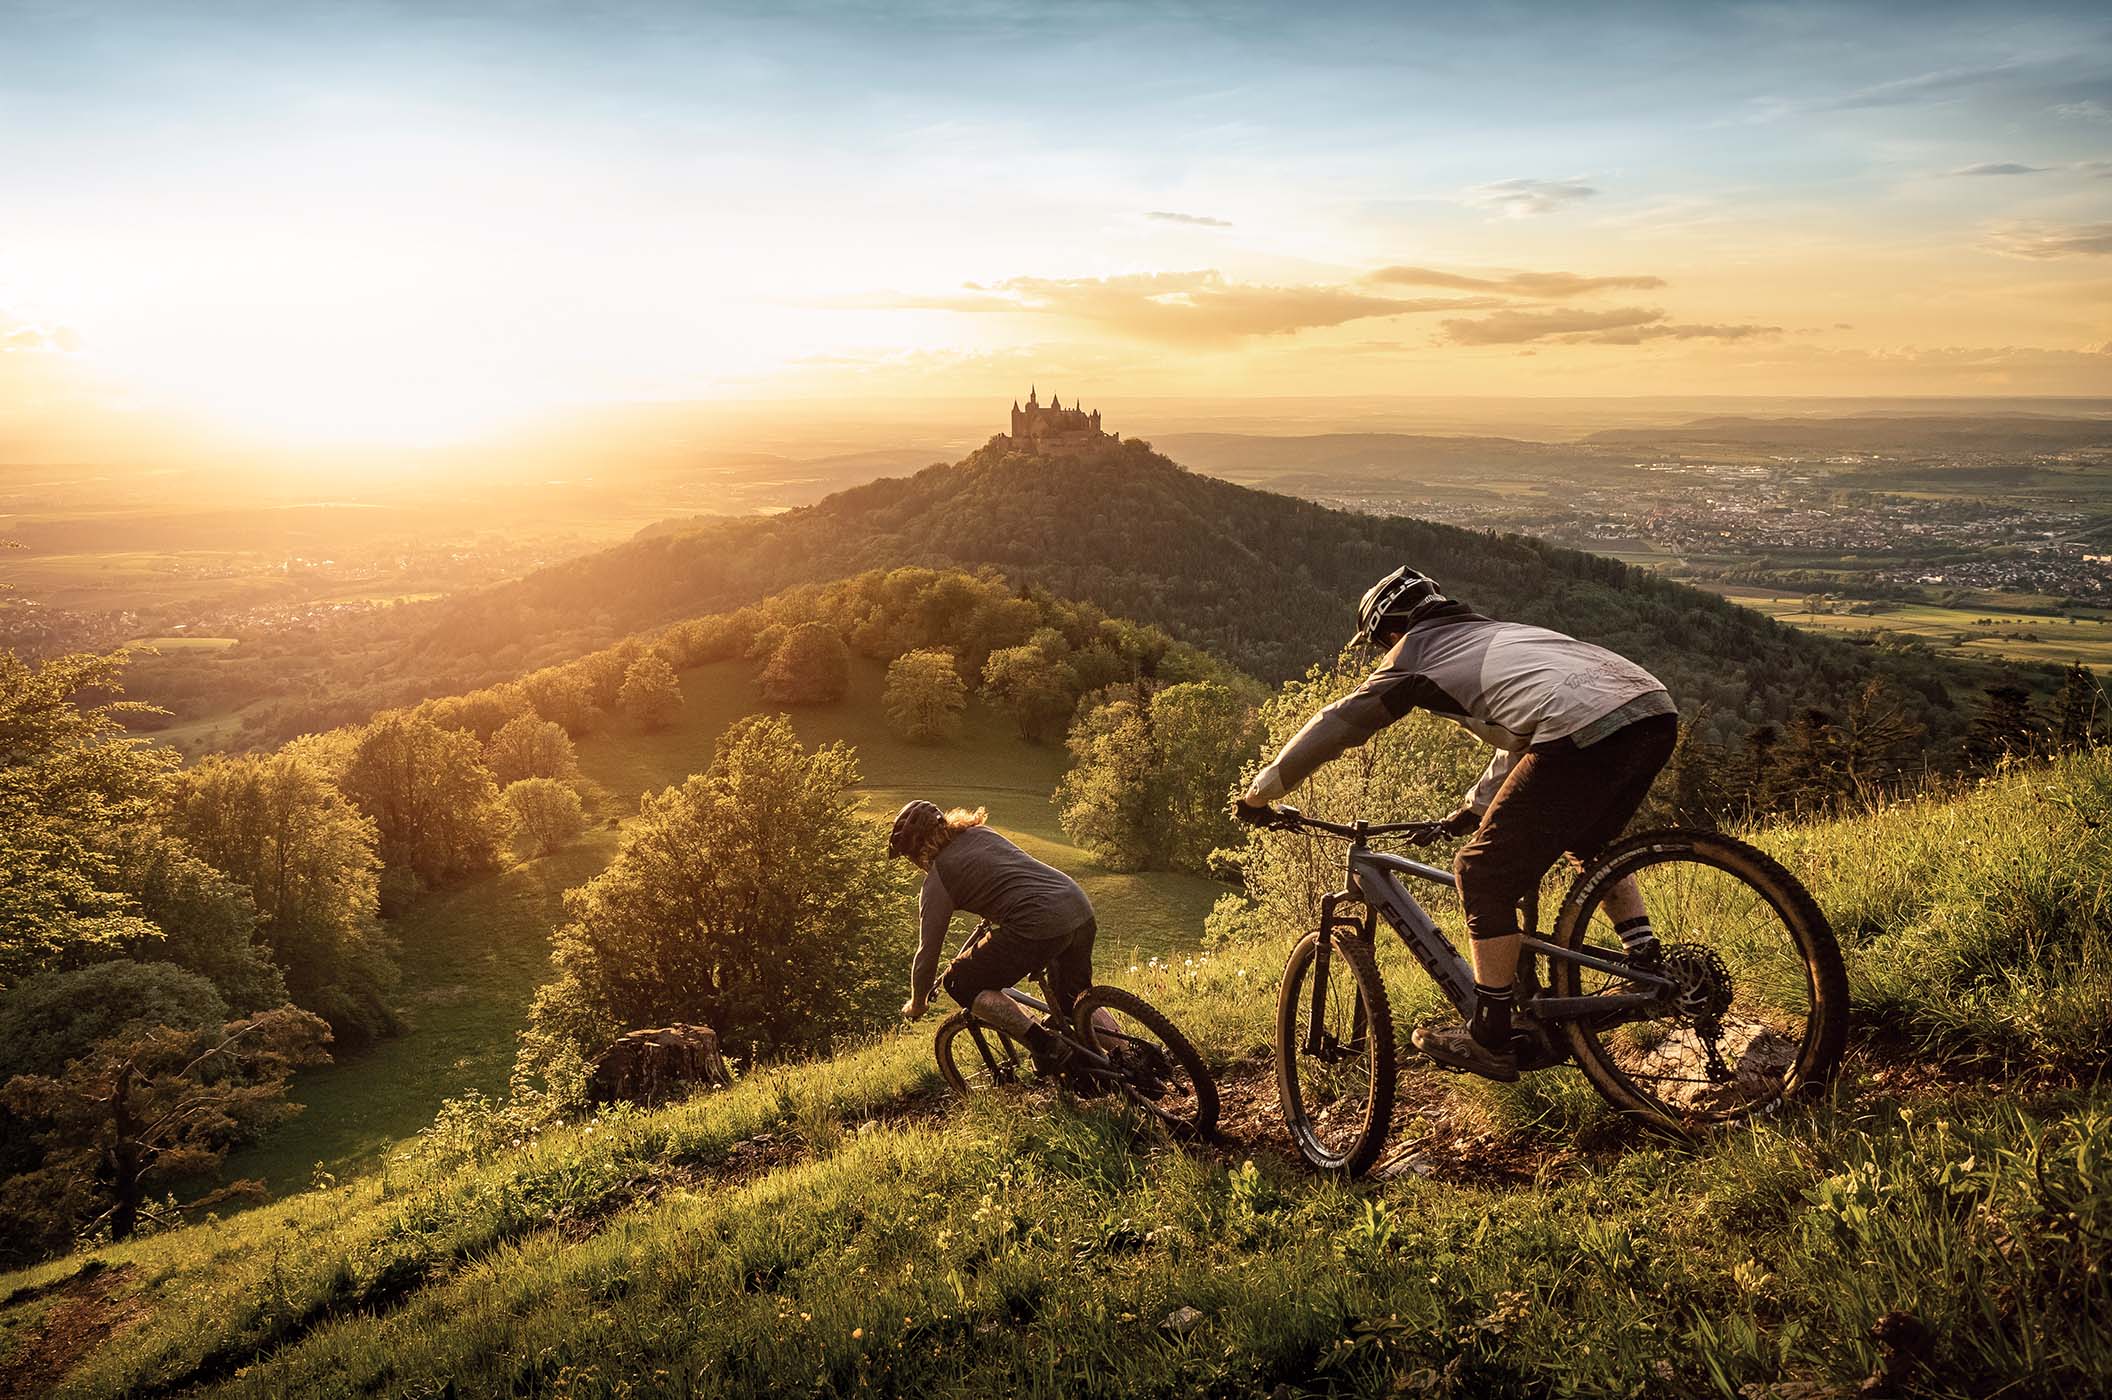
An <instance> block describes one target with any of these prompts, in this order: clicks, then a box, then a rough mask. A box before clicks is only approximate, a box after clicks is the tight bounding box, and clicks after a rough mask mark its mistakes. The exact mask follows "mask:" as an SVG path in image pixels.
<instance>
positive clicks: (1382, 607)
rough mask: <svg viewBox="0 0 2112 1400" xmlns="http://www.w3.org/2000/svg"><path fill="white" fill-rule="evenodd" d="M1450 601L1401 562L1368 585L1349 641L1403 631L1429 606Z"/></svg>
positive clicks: (1429, 580) (1433, 583)
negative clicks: (1375, 581) (1354, 633)
mask: <svg viewBox="0 0 2112 1400" xmlns="http://www.w3.org/2000/svg"><path fill="white" fill-rule="evenodd" d="M1450 601H1451V600H1450V599H1449V598H1447V597H1445V595H1444V594H1442V593H1440V592H1438V591H1437V584H1436V583H1435V582H1434V581H1433V580H1431V579H1429V578H1427V577H1425V576H1424V575H1422V574H1419V573H1417V572H1416V571H1415V570H1413V569H1411V568H1409V567H1407V566H1406V565H1402V566H1401V567H1400V568H1398V569H1395V570H1394V571H1393V572H1392V573H1390V574H1388V575H1386V577H1384V578H1382V579H1380V580H1379V581H1378V582H1377V583H1375V584H1373V585H1372V586H1371V590H1370V591H1369V592H1367V593H1366V594H1365V595H1364V600H1363V601H1362V602H1360V603H1358V604H1357V635H1356V636H1354V637H1351V638H1350V642H1351V643H1352V644H1355V643H1357V642H1376V641H1378V639H1379V638H1380V637H1381V636H1382V635H1384V634H1386V633H1389V632H1405V631H1407V630H1408V629H1409V628H1410V627H1411V626H1413V625H1414V624H1415V620H1416V619H1417V618H1418V617H1421V616H1422V615H1423V614H1425V613H1427V612H1429V611H1430V610H1431V609H1432V608H1435V607H1439V606H1441V605H1443V604H1445V603H1447V602H1450Z"/></svg>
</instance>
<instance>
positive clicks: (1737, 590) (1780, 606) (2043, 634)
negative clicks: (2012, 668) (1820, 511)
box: [1709, 584, 2112, 671]
mask: <svg viewBox="0 0 2112 1400" xmlns="http://www.w3.org/2000/svg"><path fill="white" fill-rule="evenodd" d="M1709 587H1710V588H1711V589H1712V591H1714V592H1717V593H1720V594H1722V595H1723V596H1724V597H1726V598H1729V599H1731V600H1732V601H1733V602H1736V603H1739V604H1741V605H1743V606H1745V607H1749V608H1752V609H1755V610H1756V611H1759V612H1764V613H1766V614H1767V615H1768V616H1769V617H1772V618H1774V619H1776V620H1777V621H1779V622H1786V623H1788V624H1789V625H1791V626H1792V627H1801V628H1804V629H1806V630H1808V631H1813V632H1827V633H1832V634H1835V635H1843V634H1850V635H1852V634H1857V633H1868V632H1874V631H1882V632H1897V633H1902V634H1905V635H1907V636H1911V637H1917V638H1920V639H1921V640H1922V641H1924V642H1926V643H1928V644H1929V645H1930V646H1932V647H1934V648H1937V649H1939V650H1942V649H1949V650H1952V651H1954V652H1955V653H1956V654H1957V655H1960V656H1970V657H1974V658H1977V659H1980V660H2004V661H2027V662H2045V663H2050V664H2053V665H2058V666H2066V665H2068V664H2070V663H2071V662H2077V661H2079V662H2081V663H2082V664H2083V665H2085V666H2088V667H2090V668H2092V669H2093V670H2098V671H2103V670H2106V669H2112V616H2108V615H2107V614H2104V613H2101V612H2095V613H2085V614H2083V615H2081V616H2075V615H2070V616H2059V617H2056V616H2049V615H2046V614H2043V613H2026V612H2009V611H2003V610H2000V609H1996V608H1991V607H1973V608H1947V607H1939V606H1937V605H1935V604H1931V603H1896V604H1878V605H1876V606H1879V607H1881V608H1882V609H1883V611H1880V612H1871V613H1851V612H1847V611H1820V612H1813V611H1811V610H1810V604H1809V603H1808V601H1807V600H1806V598H1805V597H1804V596H1803V595H1801V594H1788V593H1782V592H1779V591H1776V590H1771V589H1766V588H1750V587H1745V586H1742V585H1737V584H1711V585H1709ZM1822 606H1823V605H1822ZM1836 606H1845V605H1836Z"/></svg>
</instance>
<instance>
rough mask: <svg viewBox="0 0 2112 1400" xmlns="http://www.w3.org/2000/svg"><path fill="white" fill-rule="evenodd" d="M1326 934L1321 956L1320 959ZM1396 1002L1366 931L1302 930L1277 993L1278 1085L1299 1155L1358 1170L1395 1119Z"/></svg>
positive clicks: (1323, 1165)
mask: <svg viewBox="0 0 2112 1400" xmlns="http://www.w3.org/2000/svg"><path fill="white" fill-rule="evenodd" d="M1323 938H1324V939H1326V940H1328V946H1327V953H1328V957H1327V965H1326V969H1325V972H1324V974H1323V972H1322V970H1321V967H1320V965H1319V957H1318V955H1319V951H1320V942H1321V940H1322V939H1323ZM1394 1072H1395V1064H1394V1043H1393V1007H1392V1004H1391V1003H1390V1002H1388V1001H1387V999H1386V984H1385V983H1384V982H1382V981H1381V980H1380V979H1379V965H1378V962H1377V961H1376V960H1375V959H1374V958H1373V957H1372V954H1371V949H1370V947H1369V946H1368V945H1367V944H1366V943H1365V942H1364V940H1363V939H1361V938H1357V937H1343V936H1339V935H1337V934H1335V933H1333V932H1331V931H1327V930H1322V931H1320V932H1315V933H1309V934H1307V935H1306V936H1305V937H1304V938H1302V939H1300V940H1299V941H1298V946H1297V947H1295V948H1293V949H1291V956H1290V960H1289V961H1288V962H1286V963H1285V964H1284V968H1283V987H1282V990H1281V991H1280V992H1279V993H1278V994H1277V999H1276V1084H1277V1089H1278V1091H1279V1093H1280V1095H1281V1098H1282V1101H1283V1121H1284V1125H1285V1126H1286V1127H1288V1128H1289V1129H1290V1130H1291V1139H1292V1141H1294V1142H1296V1143H1297V1144H1298V1151H1299V1152H1300V1153H1301V1154H1302V1155H1303V1156H1304V1158H1305V1160H1306V1161H1308V1162H1311V1163H1312V1164H1313V1165H1314V1166H1316V1167H1318V1168H1320V1169H1321V1170H1322V1171H1330V1172H1342V1173H1344V1174H1346V1175H1349V1176H1355V1175H1357V1174H1358V1173H1360V1172H1362V1171H1364V1170H1365V1169H1366V1168H1368V1167H1370V1166H1371V1164H1372V1163H1373V1162H1375V1161H1377V1160H1378V1156H1379V1149H1380V1148H1382V1147H1384V1146H1385V1145H1386V1135H1387V1133H1389V1132H1390V1131H1392V1128H1393V1087H1394Z"/></svg>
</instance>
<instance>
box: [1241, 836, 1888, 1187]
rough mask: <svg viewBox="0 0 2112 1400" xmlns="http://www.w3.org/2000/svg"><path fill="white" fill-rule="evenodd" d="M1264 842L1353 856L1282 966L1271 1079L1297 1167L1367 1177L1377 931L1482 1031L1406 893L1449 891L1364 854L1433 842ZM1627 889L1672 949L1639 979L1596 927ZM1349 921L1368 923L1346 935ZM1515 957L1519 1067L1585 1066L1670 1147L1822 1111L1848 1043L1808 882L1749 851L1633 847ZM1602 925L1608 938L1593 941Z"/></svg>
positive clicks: (1383, 1067)
mask: <svg viewBox="0 0 2112 1400" xmlns="http://www.w3.org/2000/svg"><path fill="white" fill-rule="evenodd" d="M1275 811H1276V816H1275V818H1274V819H1272V820H1271V821H1268V822H1266V823H1264V824H1265V825H1269V826H1273V827H1276V828H1277V829H1280V830H1289V831H1304V832H1308V833H1313V834H1316V835H1319V836H1323V837H1330V838H1334V839H1337V840H1342V841H1346V842H1348V843H1349V844H1348V852H1347V861H1346V876H1345V879H1344V882H1343V887H1342V888H1341V889H1340V890H1338V891H1336V892H1335V893H1333V894H1330V895H1328V896H1326V897H1325V898H1323V899H1322V900H1321V902H1320V927H1319V928H1318V929H1316V930H1315V931H1314V932H1312V933H1309V934H1307V935H1306V936H1305V937H1304V938H1302V939H1301V940H1299V942H1298V944H1297V946H1296V947H1294V948H1293V949H1292V950H1291V954H1290V958H1289V960H1288V961H1287V962H1286V963H1285V965H1284V970H1283V985H1282V988H1281V991H1280V993H1279V995H1278V999H1277V1014H1276V1076H1277V1084H1278V1087H1279V1089H1280V1090H1281V1093H1282V1098H1283V1116H1284V1121H1285V1123H1286V1124H1288V1125H1289V1127H1290V1130H1291V1135H1292V1137H1293V1138H1294V1139H1296V1141H1297V1144H1298V1150H1299V1151H1300V1153H1301V1154H1303V1155H1304V1157H1305V1159H1306V1160H1307V1161H1309V1162H1311V1163H1312V1164H1313V1165H1314V1166H1316V1167H1319V1168H1321V1169H1323V1170H1328V1171H1335V1172H1341V1173H1345V1174H1348V1175H1355V1174H1357V1173H1359V1172H1362V1171H1364V1170H1365V1169H1366V1168H1368V1167H1369V1166H1370V1165H1371V1164H1372V1162H1373V1161H1374V1160H1375V1159H1376V1158H1377V1156H1378V1154H1379V1150H1380V1148H1381V1147H1382V1146H1384V1144H1385V1141H1386V1136H1387V1133H1388V1132H1389V1131H1390V1129H1391V1127H1392V1116H1393V1095H1394V1079H1395V1073H1396V1069H1397V1065H1396V1062H1395V1058H1394V1026H1393V1008H1392V1005H1391V1003H1390V1002H1389V1001H1388V999H1387V995H1386V987H1385V984H1384V982H1382V981H1381V980H1380V977H1379V968H1378V963H1377V961H1376V956H1375V955H1376V946H1375V944H1376V930H1377V921H1378V920H1380V919H1383V920H1384V921H1385V922H1386V923H1387V925H1388V926H1390V927H1391V928H1392V929H1393V931H1394V932H1395V934H1397V935H1398V936H1399V938H1400V940H1401V942H1402V943H1403V944H1405V945H1406V946H1407V948H1408V951H1409V952H1410V953H1412V954H1414V956H1415V959H1416V961H1417V962H1418V963H1420V964H1421V965H1422V968H1423V970H1424V971H1425V972H1427V973H1428V974H1429V975H1430V977H1431V978H1432V980H1434V981H1435V982H1436V983H1437V986H1438V989H1439V990H1440V991H1441V992H1442V993H1443V994H1444V996H1445V999H1446V1000H1448V1001H1449V1002H1451V1003H1452V1005H1453V1006H1454V1007H1456V1008H1457V1009H1458V1011H1459V1013H1460V1014H1461V1015H1462V1016H1464V1017H1468V1018H1470V1019H1471V1017H1472V1016H1473V1012H1474V972H1473V969H1472V967H1471V965H1470V964H1469V963H1468V962H1467V960H1466V959H1465V958H1463V957H1461V956H1460V954H1459V953H1458V952H1457V951H1456V950H1455V949H1454V948H1453V946H1452V944H1451V942H1450V941H1449V940H1447V939H1446V937H1445V936H1444V934H1443V933H1442V932H1440V931H1439V929H1438V926H1437V924H1436V922H1435V921H1434V920H1433V919H1431V917H1430V916H1429V914H1427V913H1425V912H1424V910H1423V908H1422V906H1421V905H1419V904H1417V903H1416V901H1415V898H1414V896H1413V895H1411V894H1410V893H1409V892H1408V888H1407V883H1406V882H1407V881H1409V880H1421V881H1426V882H1428V883H1430V884H1433V885H1439V886H1443V887H1447V888H1449V887H1451V886H1452V885H1453V884H1454V881H1453V878H1452V873H1451V872H1450V871H1447V870H1441V869H1439V868H1438V867H1436V866H1432V865H1425V864H1423V863H1422V862H1421V861H1417V860H1412V859H1410V858H1408V857H1406V856H1402V855H1395V854H1391V853H1388V852H1384V851H1378V850H1374V849H1372V846H1371V843H1372V842H1374V841H1380V840H1387V839H1405V840H1409V841H1412V842H1414V843H1415V844H1418V845H1427V844H1428V843H1430V842H1431V841H1434V840H1436V839H1438V838H1439V837H1440V836H1441V835H1443V834H1444V830H1443V826H1442V824H1441V823H1438V822H1396V823H1390V824H1375V823H1372V822H1366V821H1362V820H1358V821H1352V822H1347V823H1336V822H1326V821H1321V820H1319V819H1317V818H1314V817H1308V816H1304V815H1302V814H1301V813H1299V811H1298V810H1297V809H1296V808H1294V807H1279V808H1276V809H1275ZM1631 876H1632V877H1634V879H1635V880H1636V882H1637V884H1638V887H1639V889H1640V891H1641V893H1642V896H1643V903H1644V907H1645V908H1646V909H1647V910H1648V911H1649V913H1650V918H1651V924H1652V927H1653V928H1654V930H1655V931H1656V933H1657V935H1658V938H1659V940H1660V944H1661V952H1660V955H1659V957H1658V958H1657V959H1656V960H1655V961H1654V962H1634V961H1631V960H1630V958H1629V955H1628V954H1627V952H1626V951H1625V950H1624V949H1622V948H1621V947H1620V945H1619V943H1618V941H1617V940H1616V941H1615V942H1614V943H1613V945H1612V946H1610V947H1609V946H1605V945H1603V944H1594V943H1592V942H1591V938H1592V936H1593V935H1594V933H1597V932H1600V931H1602V930H1603V932H1604V934H1605V936H1607V937H1608V938H1611V937H1612V931H1611V927H1610V924H1609V923H1607V922H1605V921H1604V919H1603V916H1602V915H1601V913H1600V908H1601V905H1602V904H1603V903H1604V902H1605V899H1606V897H1607V894H1608V892H1609V891H1610V890H1612V889H1613V888H1614V887H1615V886H1616V885H1617V884H1619V882H1620V881H1621V880H1623V879H1624V878H1628V877H1631ZM1345 905H1350V906H1358V907H1361V909H1362V914H1361V915H1360V916H1359V917H1355V918H1352V917H1347V916H1346V915H1345V914H1344V913H1343V912H1342V911H1343V908H1344V906H1345ZM1522 912H1523V914H1524V925H1523V926H1524V927H1525V928H1526V929H1527V930H1529V931H1528V932H1527V933H1526V934H1525V936H1524V943H1523V945H1522V946H1521V947H1520V949H1519V960H1518V982H1517V1003H1516V1009H1515V1011H1514V1013H1513V1026H1514V1028H1515V1032H1516V1034H1515V1038H1514V1040H1513V1051H1514V1053H1515V1054H1516V1056H1517V1061H1518V1068H1519V1069H1520V1070H1521V1071H1525V1070H1539V1069H1547V1068H1550V1067H1552V1066H1555V1065H1558V1064H1562V1063H1565V1062H1567V1061H1569V1060H1572V1059H1573V1060H1574V1061H1575V1062H1576V1065H1577V1067H1578V1068H1579V1069H1581V1070H1582V1071H1583V1072H1584V1077H1585V1078H1586V1079H1587V1080H1589V1081H1590V1083H1591V1086H1592V1088H1594V1089H1596V1090H1597V1091H1598V1092H1599V1093H1600V1094H1601V1095H1602V1096H1603V1097H1604V1098H1605V1099H1606V1101H1607V1102H1608V1103H1611V1104H1612V1105H1613V1106H1614V1107H1615V1108H1617V1109H1620V1110H1621V1111H1623V1112H1625V1113H1629V1114H1632V1115H1635V1116H1637V1117H1640V1118H1643V1119H1645V1120H1648V1121H1649V1122H1651V1123H1653V1124H1656V1125H1658V1126H1662V1127H1668V1128H1671V1129H1674V1130H1675V1131H1682V1132H1683V1131H1686V1130H1688V1129H1690V1128H1693V1127H1697V1126H1700V1125H1704V1124H1707V1123H1712V1122H1725V1121H1729V1120H1733V1119H1738V1118H1745V1117H1750V1116H1753V1115H1755V1114H1760V1113H1764V1112H1767V1111H1769V1110H1771V1109H1773V1108H1774V1107H1775V1106H1777V1105H1778V1104H1780V1103H1782V1102H1784V1101H1785V1100H1788V1099H1791V1098H1794V1097H1798V1096H1801V1095H1804V1094H1807V1093H1811V1092H1813V1091H1816V1090H1817V1089H1819V1088H1821V1087H1822V1086H1823V1085H1825V1084H1826V1083H1827V1082H1828V1081H1829V1080H1830V1079H1831V1078H1832V1076H1833V1074H1834V1071H1835V1070H1836V1069H1837V1068H1838V1067H1839V1064H1840V1059H1841V1052H1842V1049H1843V1047H1844V1046H1845V1044H1846V1042H1847V1036H1848V976H1847V972H1846V970H1845V969H1844V968H1843V967H1842V965H1841V954H1840V949H1839V947H1838V946H1837V945H1836V943H1835V941H1834V936H1833V930H1832V929H1831V928H1830V927H1829V926H1828V925H1827V922H1826V916H1825V915H1824V914H1822V913H1821V912H1820V911H1819V907H1818V905H1817V904H1816V903H1815V902H1814V901H1813V900H1812V897H1811V895H1810V893H1809V892H1808V891H1807V890H1806V889H1805V888H1804V886H1803V885H1802V884H1801V883H1799V882H1798V880H1797V878H1796V877H1795V876H1793V875H1791V874H1790V873H1789V872H1788V871H1787V870H1784V869H1783V868H1782V867H1781V866H1780V865H1779V864H1777V863H1776V862H1775V861H1774V860H1772V859H1770V858H1769V857H1768V856H1766V855H1764V854H1763V853H1761V852H1760V851H1757V850H1755V849H1754V848H1753V847H1751V846H1748V845H1746V844H1745V843H1744V842H1743V841H1738V840H1734V839H1733V838H1731V837H1728V836H1724V835H1721V834H1719V833H1716V832H1711V831H1692V830H1686V829H1671V830H1664V831H1652V832H1645V833H1642V834H1640V835H1636V836H1631V837H1629V838H1627V839H1626V840H1624V841H1620V842H1618V843H1616V844H1615V845H1613V846H1612V847H1610V848H1608V849H1607V850H1606V851H1605V852H1604V853H1603V854H1602V855H1600V856H1599V857H1598V858H1597V859H1596V860H1594V861H1592V862H1591V863H1590V864H1589V865H1587V866H1586V867H1585V868H1584V870H1583V871H1582V872H1581V873H1579V874H1578V876H1577V877H1576V880H1575V882H1574V883H1572V884H1571V886H1570V888H1569V893H1568V895H1567V896H1566V897H1565V898H1564V899H1563V901H1562V907H1561V910H1560V912H1559V913H1558V914H1557V915H1556V918H1555V927H1554V931H1553V933H1552V935H1548V936H1543V935H1542V934H1540V933H1539V932H1537V926H1538V923H1539V920H1538V909H1537V907H1536V901H1527V902H1526V904H1525V905H1524V906H1523V909H1522ZM1595 920H1597V921H1598V922H1597V923H1595Z"/></svg>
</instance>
